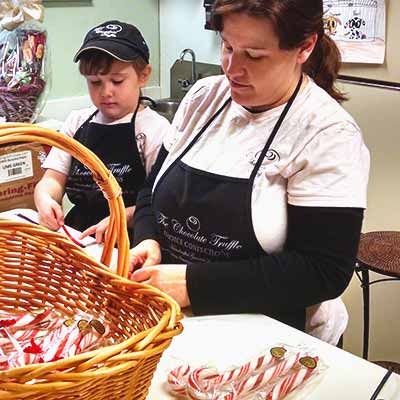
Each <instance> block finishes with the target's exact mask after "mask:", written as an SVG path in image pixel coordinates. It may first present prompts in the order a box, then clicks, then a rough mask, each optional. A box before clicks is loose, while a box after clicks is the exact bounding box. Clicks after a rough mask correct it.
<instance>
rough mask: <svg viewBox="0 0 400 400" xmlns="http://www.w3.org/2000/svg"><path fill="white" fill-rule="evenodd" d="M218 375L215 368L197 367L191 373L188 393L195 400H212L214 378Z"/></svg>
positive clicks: (188, 381)
mask: <svg viewBox="0 0 400 400" xmlns="http://www.w3.org/2000/svg"><path fill="white" fill-rule="evenodd" d="M217 376H218V371H217V370H216V369H215V368H196V369H194V370H193V371H192V372H190V373H189V376H188V380H187V395H188V397H189V398H190V399H193V400H211V398H212V393H210V392H211V391H212V390H213V388H214V385H213V380H214V379H215V378H216V377H217Z"/></svg>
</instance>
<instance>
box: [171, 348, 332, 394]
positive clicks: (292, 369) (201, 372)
mask: <svg viewBox="0 0 400 400" xmlns="http://www.w3.org/2000/svg"><path fill="white" fill-rule="evenodd" d="M325 370H326V365H325V364H324V363H323V362H322V360H321V359H320V357H318V356H317V355H315V354H313V352H312V351H309V350H306V349H302V348H295V347H292V346H288V345H281V344H279V345H276V346H273V347H270V348H269V350H268V351H266V352H265V353H264V354H261V355H259V356H258V357H256V358H254V359H252V360H248V361H247V362H245V363H243V364H242V365H239V366H236V367H233V368H231V369H227V370H225V371H219V370H217V369H216V368H213V367H209V366H202V367H193V366H190V365H186V364H182V365H179V366H178V367H176V368H174V369H173V370H171V371H170V372H169V373H168V377H167V387H168V389H169V392H170V393H171V394H172V395H174V396H175V397H182V398H189V399H193V400H242V399H243V400H244V399H256V398H257V399H259V400H280V399H283V398H285V396H286V395H287V394H289V393H291V392H292V391H294V390H300V389H301V388H302V387H304V386H305V385H310V383H311V382H312V381H315V378H316V377H317V376H318V375H320V374H321V373H322V372H323V371H325Z"/></svg>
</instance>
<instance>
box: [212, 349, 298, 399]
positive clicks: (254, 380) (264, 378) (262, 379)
mask: <svg viewBox="0 0 400 400" xmlns="http://www.w3.org/2000/svg"><path fill="white" fill-rule="evenodd" d="M300 355H301V353H296V354H294V355H292V356H290V357H288V358H287V359H285V360H282V361H280V362H278V363H277V364H276V365H274V366H271V367H270V368H268V369H266V370H263V371H262V372H260V373H258V374H256V375H251V376H249V377H248V378H245V379H243V380H241V381H239V382H238V383H235V382H234V383H233V388H232V389H231V390H229V391H227V392H226V393H223V394H221V395H219V396H217V397H216V398H215V400H235V399H238V398H239V397H241V396H247V395H249V394H250V393H252V392H254V391H256V390H259V389H260V388H262V387H264V386H265V385H267V384H268V383H269V382H271V381H272V380H273V379H275V378H277V377H280V376H283V375H285V374H287V373H288V372H289V371H290V370H291V369H293V368H295V367H296V366H297V365H298V362H299V359H300Z"/></svg>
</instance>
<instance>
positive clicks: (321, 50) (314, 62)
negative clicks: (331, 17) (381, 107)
mask: <svg viewBox="0 0 400 400" xmlns="http://www.w3.org/2000/svg"><path fill="white" fill-rule="evenodd" d="M340 64H341V56H340V51H339V49H338V47H337V46H336V43H335V42H334V41H333V40H332V39H331V38H330V37H329V36H328V35H327V34H325V33H323V34H322V35H320V36H319V37H318V41H317V43H316V45H315V49H314V51H313V52H312V54H311V57H310V58H309V60H308V61H307V62H306V63H305V64H304V66H303V71H304V72H305V73H306V74H307V75H309V76H310V77H311V78H313V79H314V81H315V83H316V84H317V85H318V86H320V87H322V89H324V90H325V91H327V92H328V93H329V94H330V95H331V96H332V97H333V98H334V99H335V100H336V101H338V102H339V103H341V102H342V101H345V100H347V98H346V96H345V95H344V94H343V93H342V92H340V90H339V89H337V88H336V87H335V81H336V78H337V75H338V73H339V68H340Z"/></svg>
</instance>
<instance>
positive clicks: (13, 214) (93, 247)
mask: <svg viewBox="0 0 400 400" xmlns="http://www.w3.org/2000/svg"><path fill="white" fill-rule="evenodd" d="M19 215H22V216H23V217H26V218H28V219H29V220H31V221H33V222H34V223H39V217H38V213H37V211H35V210H31V209H28V208H16V209H14V210H9V211H4V212H2V213H0V218H7V219H10V220H13V221H18V222H25V223H29V221H28V220H27V219H24V218H23V217H21V216H19ZM59 232H60V233H61V234H65V233H64V231H63V230H62V229H60V230H59ZM68 232H69V233H70V234H71V235H72V237H73V238H74V239H76V240H78V241H79V242H81V243H82V244H84V245H86V246H87V247H84V248H83V250H84V251H85V252H86V253H87V254H89V255H91V256H92V257H94V258H95V259H96V260H97V261H100V258H101V253H102V250H103V245H102V244H93V243H94V241H95V240H94V238H93V237H91V236H88V237H86V238H84V239H79V235H80V233H81V232H80V231H77V230H76V229H74V228H71V227H68ZM116 264H117V250H113V254H112V258H111V269H112V270H115V269H116V267H115V266H116Z"/></svg>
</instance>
